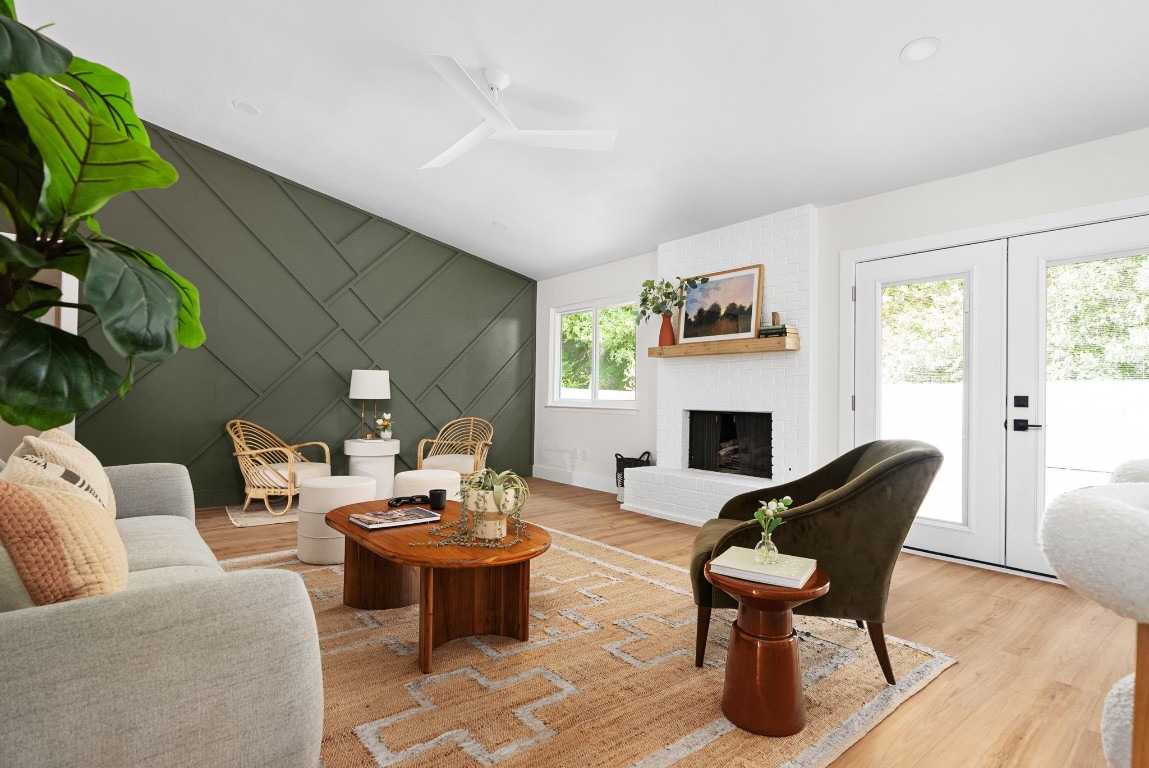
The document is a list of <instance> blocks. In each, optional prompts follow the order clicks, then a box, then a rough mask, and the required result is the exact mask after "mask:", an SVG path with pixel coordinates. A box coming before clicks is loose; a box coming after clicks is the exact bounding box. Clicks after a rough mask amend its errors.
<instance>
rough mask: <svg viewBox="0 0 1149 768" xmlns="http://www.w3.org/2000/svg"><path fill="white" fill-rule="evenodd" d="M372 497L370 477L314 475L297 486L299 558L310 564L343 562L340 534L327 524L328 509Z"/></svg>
mask: <svg viewBox="0 0 1149 768" xmlns="http://www.w3.org/2000/svg"><path fill="white" fill-rule="evenodd" d="M374 498H375V478H373V477H354V476H352V477H346V476H337V477H313V478H311V479H310V480H304V481H303V482H302V483H301V484H300V486H299V559H300V560H301V561H302V562H305V563H311V564H312V565H334V564H336V563H342V562H343V534H342V533H337V532H336V531H333V530H332V529H330V528H328V527H327V522H326V521H325V520H324V519H323V518H324V517H325V516H326V515H327V513H328V512H330V511H331V510H333V509H335V508H336V507H342V506H344V505H345V504H356V503H358V502H360V501H371V500H372V499H374Z"/></svg>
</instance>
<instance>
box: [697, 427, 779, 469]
mask: <svg viewBox="0 0 1149 768" xmlns="http://www.w3.org/2000/svg"><path fill="white" fill-rule="evenodd" d="M772 450H773V449H772V439H771V418H770V414H769V413H746V412H740V411H690V451H689V457H688V464H689V466H690V468H691V469H705V470H707V471H709V472H726V473H728V474H732V475H749V476H751V477H771V476H772V471H773V465H774V456H773V452H772Z"/></svg>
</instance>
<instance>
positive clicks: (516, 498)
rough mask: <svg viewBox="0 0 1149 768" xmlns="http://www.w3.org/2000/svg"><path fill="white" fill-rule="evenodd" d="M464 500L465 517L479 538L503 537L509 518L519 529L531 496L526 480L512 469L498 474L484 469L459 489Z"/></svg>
mask: <svg viewBox="0 0 1149 768" xmlns="http://www.w3.org/2000/svg"><path fill="white" fill-rule="evenodd" d="M459 493H460V496H461V497H462V499H463V515H464V519H466V520H467V521H469V523H470V526H471V528H472V530H473V531H474V534H475V536H476V537H477V538H480V539H489V540H491V539H503V538H505V537H506V535H507V518H513V519H514V520H515V523H516V529H517V527H518V525H519V524H520V523H521V517H520V513H521V512H522V509H523V506H524V505H525V504H526V503H527V499H529V498H530V495H531V492H530V488H528V487H527V481H526V480H523V478H521V477H519V476H518V475H517V474H515V473H514V472H512V471H511V470H507V471H506V472H501V473H496V472H495V471H494V470H493V469H481V470H479V471H478V472H475V473H474V474H471V475H467V476H466V477H464V478H463V481H462V483H461V485H460V488H459Z"/></svg>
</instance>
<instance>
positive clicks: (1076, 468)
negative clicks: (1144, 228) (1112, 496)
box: [1043, 254, 1149, 506]
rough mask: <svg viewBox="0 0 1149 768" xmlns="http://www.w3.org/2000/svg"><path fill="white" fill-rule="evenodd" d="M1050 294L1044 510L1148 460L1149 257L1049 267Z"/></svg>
mask: <svg viewBox="0 0 1149 768" xmlns="http://www.w3.org/2000/svg"><path fill="white" fill-rule="evenodd" d="M1045 288H1046V303H1045V310H1046V322H1045V328H1046V342H1045V380H1046V384H1045V424H1044V425H1043V426H1044V428H1045V502H1046V503H1047V504H1048V502H1049V501H1051V500H1052V499H1053V498H1054V497H1055V496H1057V495H1058V494H1060V493H1064V492H1065V491H1069V490H1073V489H1074V488H1082V487H1085V486H1089V485H1102V484H1104V483H1106V482H1108V480H1109V472H1110V470H1112V469H1113V467H1114V466H1116V465H1117V464H1120V463H1121V462H1123V461H1126V460H1128V459H1136V458H1142V457H1144V456H1145V455H1146V446H1145V435H1146V434H1149V407H1146V403H1149V255H1144V254H1143V255H1138V256H1123V257H1120V258H1111V259H1098V260H1095V261H1085V262H1077V263H1075V264H1059V265H1050V266H1049V267H1047V268H1046V284H1045ZM1043 506H1044V505H1043Z"/></svg>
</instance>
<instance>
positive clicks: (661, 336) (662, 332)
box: [658, 315, 677, 347]
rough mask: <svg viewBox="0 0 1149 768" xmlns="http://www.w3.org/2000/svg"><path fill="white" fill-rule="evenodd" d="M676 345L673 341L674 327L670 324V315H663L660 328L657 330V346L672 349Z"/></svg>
mask: <svg viewBox="0 0 1149 768" xmlns="http://www.w3.org/2000/svg"><path fill="white" fill-rule="evenodd" d="M676 343H677V342H675V341H674V326H673V325H671V324H670V315H663V316H662V327H661V328H659V329H658V346H660V347H673V346H674V345H675V344H676Z"/></svg>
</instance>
